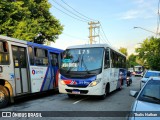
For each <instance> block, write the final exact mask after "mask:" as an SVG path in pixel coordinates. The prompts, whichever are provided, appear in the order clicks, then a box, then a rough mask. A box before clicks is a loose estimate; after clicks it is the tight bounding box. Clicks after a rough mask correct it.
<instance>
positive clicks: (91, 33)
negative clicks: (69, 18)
mask: <svg viewBox="0 0 160 120" xmlns="http://www.w3.org/2000/svg"><path fill="white" fill-rule="evenodd" d="M88 25H90V26H89V39H90V44H92V43H93V42H96V41H95V38H96V37H99V31H98V34H97V33H96V28H97V29H99V27H100V23H99V21H98V22H93V21H91V22H89V23H88Z"/></svg>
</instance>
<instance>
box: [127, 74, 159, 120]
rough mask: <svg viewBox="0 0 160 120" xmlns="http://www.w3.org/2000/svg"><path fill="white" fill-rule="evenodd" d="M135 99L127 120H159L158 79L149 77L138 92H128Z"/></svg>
mask: <svg viewBox="0 0 160 120" xmlns="http://www.w3.org/2000/svg"><path fill="white" fill-rule="evenodd" d="M130 95H131V96H133V97H136V100H135V102H134V104H133V105H132V107H131V113H130V116H129V117H128V120H160V116H159V111H160V77H150V78H149V80H148V81H147V82H146V84H145V85H144V86H143V88H142V89H141V90H140V92H137V91H133V90H131V91H130Z"/></svg>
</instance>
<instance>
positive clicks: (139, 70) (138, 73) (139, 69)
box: [134, 65, 144, 76]
mask: <svg viewBox="0 0 160 120" xmlns="http://www.w3.org/2000/svg"><path fill="white" fill-rule="evenodd" d="M143 72H144V67H143V66H141V65H136V66H134V75H135V76H143Z"/></svg>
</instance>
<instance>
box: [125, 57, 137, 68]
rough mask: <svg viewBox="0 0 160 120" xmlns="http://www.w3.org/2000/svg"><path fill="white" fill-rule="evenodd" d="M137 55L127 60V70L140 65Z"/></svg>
mask: <svg viewBox="0 0 160 120" xmlns="http://www.w3.org/2000/svg"><path fill="white" fill-rule="evenodd" d="M136 59H137V57H136V55H134V54H131V55H130V56H129V57H128V59H127V68H131V67H132V68H133V67H134V66H136V65H138V63H137V62H136Z"/></svg>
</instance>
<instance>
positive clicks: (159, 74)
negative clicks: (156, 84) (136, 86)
mask: <svg viewBox="0 0 160 120" xmlns="http://www.w3.org/2000/svg"><path fill="white" fill-rule="evenodd" d="M150 77H160V71H151V70H148V71H146V72H145V74H144V75H143V78H142V79H141V82H140V89H141V88H142V87H143V85H144V84H145V83H146V82H147V81H148V79H149V78H150Z"/></svg>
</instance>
